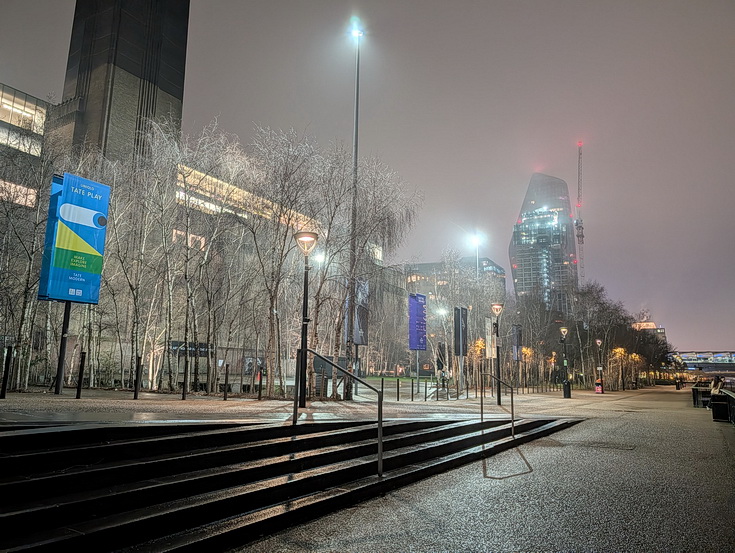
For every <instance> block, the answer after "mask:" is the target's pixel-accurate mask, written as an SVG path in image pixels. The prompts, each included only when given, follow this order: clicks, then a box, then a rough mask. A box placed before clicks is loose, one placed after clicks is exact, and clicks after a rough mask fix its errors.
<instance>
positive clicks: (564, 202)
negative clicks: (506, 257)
mask: <svg viewBox="0 0 735 553" xmlns="http://www.w3.org/2000/svg"><path fill="white" fill-rule="evenodd" d="M509 254H510V263H511V274H512V277H513V287H514V289H515V294H516V297H518V298H520V297H521V296H523V295H527V294H534V295H537V296H538V297H540V298H541V299H542V300H543V302H544V304H545V305H546V308H547V309H549V310H555V311H560V312H562V313H567V312H569V307H570V306H569V301H570V300H569V298H570V292H571V291H573V290H575V289H576V288H577V251H576V244H575V234H574V217H573V213H572V206H571V202H570V200H569V188H568V186H567V183H566V182H564V181H563V180H561V179H558V178H556V177H551V176H549V175H543V174H541V173H534V174H533V176H532V177H531V181H530V183H529V184H528V190H527V192H526V197H525V198H524V200H523V205H522V207H521V211H520V214H519V215H518V220H517V221H516V224H515V225H514V227H513V237H512V239H511V242H510V248H509Z"/></svg>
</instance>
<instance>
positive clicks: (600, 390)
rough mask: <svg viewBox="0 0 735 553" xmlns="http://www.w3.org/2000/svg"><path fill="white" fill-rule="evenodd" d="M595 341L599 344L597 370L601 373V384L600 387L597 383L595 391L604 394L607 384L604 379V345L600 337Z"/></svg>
mask: <svg viewBox="0 0 735 553" xmlns="http://www.w3.org/2000/svg"><path fill="white" fill-rule="evenodd" d="M595 343H596V344H597V359H598V361H597V370H598V371H599V374H600V385H599V387H598V386H597V385H595V393H597V394H604V393H605V385H604V383H603V381H602V347H601V346H602V340H600V339H599V338H598V339H597V340H595ZM598 388H599V391H598Z"/></svg>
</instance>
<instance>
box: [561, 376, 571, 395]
mask: <svg viewBox="0 0 735 553" xmlns="http://www.w3.org/2000/svg"><path fill="white" fill-rule="evenodd" d="M561 385H562V389H563V390H564V398H565V399H567V398H570V397H572V383H571V382H569V381H568V380H564V381H563V382H562V383H561Z"/></svg>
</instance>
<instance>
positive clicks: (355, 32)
mask: <svg viewBox="0 0 735 553" xmlns="http://www.w3.org/2000/svg"><path fill="white" fill-rule="evenodd" d="M362 35H363V32H362V29H360V20H359V19H358V18H357V17H353V18H352V36H353V37H355V119H354V129H353V130H354V133H353V136H352V212H351V214H350V275H349V283H348V285H349V289H348V290H347V340H346V343H345V346H346V352H345V353H346V357H347V369H348V370H350V371H352V369H353V365H354V359H355V358H354V334H355V309H356V306H355V302H356V301H357V278H356V276H355V273H356V271H357V227H356V221H357V138H358V119H359V113H360V38H361V37H362ZM345 399H352V383H351V382H348V381H345Z"/></svg>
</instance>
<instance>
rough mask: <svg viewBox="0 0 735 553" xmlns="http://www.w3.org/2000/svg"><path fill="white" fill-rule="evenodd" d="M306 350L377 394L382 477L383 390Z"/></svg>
mask: <svg viewBox="0 0 735 553" xmlns="http://www.w3.org/2000/svg"><path fill="white" fill-rule="evenodd" d="M306 351H308V352H309V353H311V354H312V355H313V356H314V357H318V358H319V359H321V360H322V361H325V362H326V363H328V364H329V365H331V366H332V367H334V368H335V369H337V370H338V371H340V372H341V373H342V374H344V375H345V377H347V378H354V379H355V380H357V381H358V382H359V383H360V384H363V385H365V386H366V387H368V388H370V389H371V390H372V391H373V392H375V393H376V394H378V477H379V478H382V477H383V392H382V391H381V390H378V389H377V388H375V387H374V386H371V385H370V384H368V383H367V382H366V381H365V380H363V379H362V378H360V377H359V376H355V375H354V374H352V373H351V372H350V371H348V370H346V369H343V368H342V367H340V366H339V365H337V364H336V363H332V362H331V361H330V360H329V359H327V358H326V357H324V356H323V355H319V354H318V353H317V352H315V351H314V350H313V349H309V348H307V349H306Z"/></svg>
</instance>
